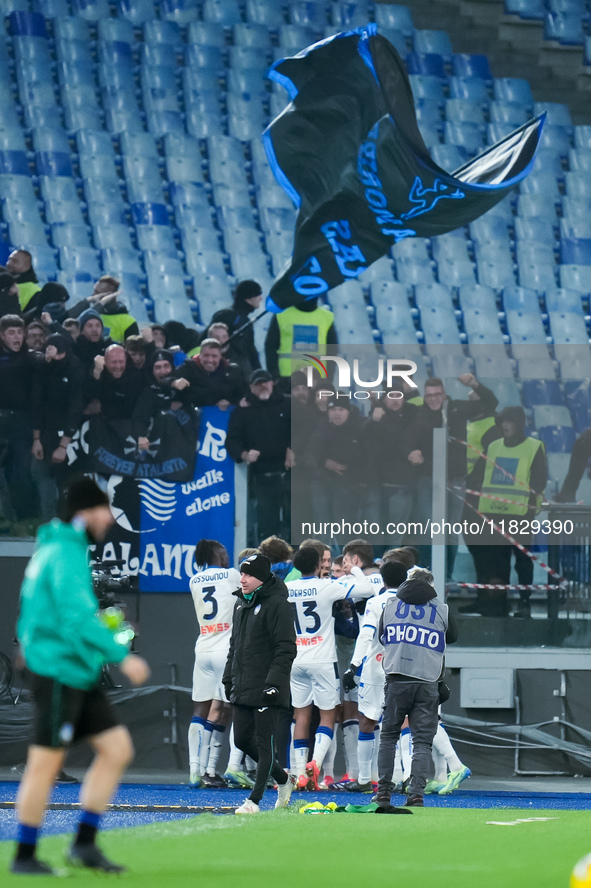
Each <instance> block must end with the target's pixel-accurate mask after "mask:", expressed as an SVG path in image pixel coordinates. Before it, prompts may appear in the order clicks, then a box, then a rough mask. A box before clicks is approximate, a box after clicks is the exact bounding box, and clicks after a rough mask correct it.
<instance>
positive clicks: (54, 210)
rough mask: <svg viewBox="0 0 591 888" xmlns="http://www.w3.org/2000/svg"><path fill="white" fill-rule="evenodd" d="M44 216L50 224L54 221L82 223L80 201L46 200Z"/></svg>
mask: <svg viewBox="0 0 591 888" xmlns="http://www.w3.org/2000/svg"><path fill="white" fill-rule="evenodd" d="M45 218H46V219H47V221H48V222H49V223H50V224H52V223H54V222H73V223H74V224H76V225H84V224H85V223H84V219H83V217H82V208H81V206H80V203H79V202H78V201H77V202H76V203H72V202H71V201H65V200H46V201H45Z"/></svg>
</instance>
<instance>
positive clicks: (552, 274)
mask: <svg viewBox="0 0 591 888" xmlns="http://www.w3.org/2000/svg"><path fill="white" fill-rule="evenodd" d="M517 266H518V277H519V283H520V285H521V286H522V287H531V288H532V289H534V290H537V291H538V292H540V293H543V292H544V291H545V290H547V289H550V288H553V287H555V286H556V270H557V266H556V265H555V264H554V263H551V262H550V261H547V262H546V263H545V264H540V263H539V262H537V261H536V260H533V259H527V258H521V257H520V258H519V259H518V261H517Z"/></svg>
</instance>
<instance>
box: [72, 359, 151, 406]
mask: <svg viewBox="0 0 591 888" xmlns="http://www.w3.org/2000/svg"><path fill="white" fill-rule="evenodd" d="M144 386H145V378H144V375H143V373H142V372H141V371H139V370H136V369H135V367H130V366H128V367H126V369H125V370H124V372H123V376H121V378H120V379H115V378H114V377H113V376H111V374H110V373H109V372H108V370H107V369H106V368H105V369H104V370H103V372H102V373H101V375H100V377H99V379H95V378H94V376H93V375H92V374H91V375H90V376H89V377H88V379H87V380H86V382H85V384H84V400H85V404H88V402H89V401H92V400H94V399H95V398H96V399H98V400H99V401H100V402H101V415H102V416H104V418H105V419H131V416H132V413H133V411H134V409H135V406H136V404H137V402H138V398H139V396H140V394H141V393H142V391H143V389H144Z"/></svg>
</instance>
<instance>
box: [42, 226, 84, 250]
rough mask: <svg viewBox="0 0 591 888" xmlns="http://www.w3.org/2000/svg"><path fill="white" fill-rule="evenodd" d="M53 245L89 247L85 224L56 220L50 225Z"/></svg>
mask: <svg viewBox="0 0 591 888" xmlns="http://www.w3.org/2000/svg"><path fill="white" fill-rule="evenodd" d="M51 237H52V240H53V245H54V247H89V246H90V238H89V236H88V231H87V229H86V225H76V224H75V223H70V222H56V223H54V224H53V225H52V226H51Z"/></svg>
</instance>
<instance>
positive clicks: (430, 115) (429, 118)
mask: <svg viewBox="0 0 591 888" xmlns="http://www.w3.org/2000/svg"><path fill="white" fill-rule="evenodd" d="M415 110H416V112H417V120H418V121H419V124H422V123H423V122H426V123H427V124H432V125H433V126H437V127H439V126H441V123H440V119H441V116H440V114H439V103H438V102H437V100H436V99H416V100H415Z"/></svg>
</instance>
